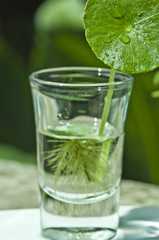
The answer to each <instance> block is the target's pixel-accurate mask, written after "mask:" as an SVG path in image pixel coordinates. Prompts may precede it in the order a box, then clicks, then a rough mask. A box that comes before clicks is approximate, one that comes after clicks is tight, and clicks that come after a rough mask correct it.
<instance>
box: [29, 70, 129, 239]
mask: <svg viewBox="0 0 159 240" xmlns="http://www.w3.org/2000/svg"><path fill="white" fill-rule="evenodd" d="M109 75H110V70H108V69H101V68H98V69H97V68H85V67H70V68H55V69H46V70H41V71H38V72H35V73H33V74H31V76H30V83H31V88H32V94H33V103H34V111H35V122H36V136H37V137H36V139H37V161H38V176H39V188H40V211H41V230H42V235H43V236H45V237H47V238H49V239H53V240H65V239H67V240H70V239H71V240H76V239H82V240H93V239H94V240H97V239H100V240H106V239H111V238H113V237H114V236H115V234H116V231H117V228H118V222H119V217H118V206H119V191H118V190H119V185H120V180H121V169H122V152H123V140H124V125H125V121H126V115H127V109H128V103H129V98H130V94H131V89H132V85H133V77H132V76H131V75H129V74H124V73H120V72H116V76H115V82H114V83H111V84H110V83H108V79H109ZM110 85H111V86H112V85H113V87H114V90H113V96H112V98H111V101H110V104H109V105H110V106H109V107H110V108H109V114H108V118H107V121H106V122H105V124H104V129H103V132H102V134H99V129H100V126H101V119H102V114H103V109H104V105H105V104H106V102H107V97H106V96H107V94H108V92H109V89H110Z"/></svg>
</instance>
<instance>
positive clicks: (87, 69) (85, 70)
mask: <svg viewBox="0 0 159 240" xmlns="http://www.w3.org/2000/svg"><path fill="white" fill-rule="evenodd" d="M110 70H111V69H109V68H100V67H56V68H46V69H41V70H38V71H35V72H33V73H31V74H30V75H29V81H30V82H31V83H37V84H40V85H45V86H52V87H53V86H55V87H75V88H76V87H90V86H91V87H99V86H100V87H101V86H103V87H104V86H105V87H106V86H109V85H115V86H116V85H123V84H126V83H127V84H128V83H133V82H134V77H133V76H132V75H131V74H129V73H124V72H120V71H117V70H116V74H119V75H123V77H124V79H123V80H120V81H114V82H112V83H109V82H105V83H103V82H99V83H97V82H96V83H88V84H86V83H84V84H83V83H76V84H73V83H63V82H58V81H51V80H44V79H40V77H38V75H40V74H44V73H52V79H56V78H59V77H60V76H62V75H69V74H71V73H72V74H73V73H75V71H77V73H79V74H80V71H83V73H82V72H81V74H87V75H89V76H92V77H93V76H94V75H93V72H97V73H98V74H97V76H96V77H99V78H100V77H102V73H110ZM57 71H58V72H60V73H59V74H57V73H56V72H57ZM65 71H67V73H66V72H65ZM63 72H65V73H63ZM91 73H92V74H91Z"/></svg>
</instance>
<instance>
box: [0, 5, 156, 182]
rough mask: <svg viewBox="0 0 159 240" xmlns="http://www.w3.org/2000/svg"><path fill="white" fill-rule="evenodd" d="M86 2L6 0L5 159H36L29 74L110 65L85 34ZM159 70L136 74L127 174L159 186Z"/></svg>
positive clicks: (1, 104)
mask: <svg viewBox="0 0 159 240" xmlns="http://www.w3.org/2000/svg"><path fill="white" fill-rule="evenodd" d="M85 2H86V1H85V0H45V1H42V0H28V1H27V2H21V1H20V0H19V1H18V0H15V1H14V2H12V1H11V0H4V1H3V0H1V2H0V83H1V93H0V158H1V159H6V160H7V159H8V160H17V161H21V162H25V163H26V162H27V163H34V164H35V163H36V157H35V149H36V147H35V127H34V116H33V106H32V98H31V91H30V86H29V81H28V75H29V74H30V73H31V72H32V71H35V70H39V69H42V68H49V67H60V66H95V67H106V66H104V64H103V63H101V62H100V61H99V60H97V59H96V57H95V56H94V54H93V53H92V51H91V49H90V48H89V46H88V44H87V42H86V40H85V35H84V30H83V23H82V14H83V10H84V6H85ZM156 71H157V70H155V71H153V72H150V73H146V74H139V75H135V79H136V81H135V84H134V88H133V92H132V97H131V101H130V105H129V111H128V118H127V123H126V137H125V149H124V156H123V178H127V179H134V180H140V181H144V182H151V183H157V184H159V98H152V96H151V92H152V91H155V90H157V88H158V86H156V85H154V84H153V78H154V74H155V73H156Z"/></svg>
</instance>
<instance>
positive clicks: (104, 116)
mask: <svg viewBox="0 0 159 240" xmlns="http://www.w3.org/2000/svg"><path fill="white" fill-rule="evenodd" d="M114 78H115V69H114V68H111V70H110V76H109V84H110V85H109V90H108V94H107V95H106V96H105V99H104V102H105V104H104V109H103V114H102V120H101V124H100V129H99V133H98V135H99V136H102V134H103V132H104V127H105V123H106V121H107V118H108V113H109V109H110V102H111V99H112V96H113V92H114V84H113V83H114Z"/></svg>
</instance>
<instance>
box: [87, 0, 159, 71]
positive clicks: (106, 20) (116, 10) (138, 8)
mask: <svg viewBox="0 0 159 240" xmlns="http://www.w3.org/2000/svg"><path fill="white" fill-rule="evenodd" d="M84 27H85V31H86V38H87V41H88V43H89V44H90V46H91V48H92V50H93V52H94V53H95V55H96V56H97V57H98V58H99V59H100V60H101V61H103V62H104V63H105V64H107V65H108V66H110V67H113V68H115V69H117V70H120V71H123V72H129V73H140V72H148V71H151V70H153V69H155V68H157V67H158V66H159V57H158V53H159V37H158V34H159V2H158V0H147V1H145V0H133V1H130V0H118V1H116V0H88V2H87V5H86V8H85V13H84Z"/></svg>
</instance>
